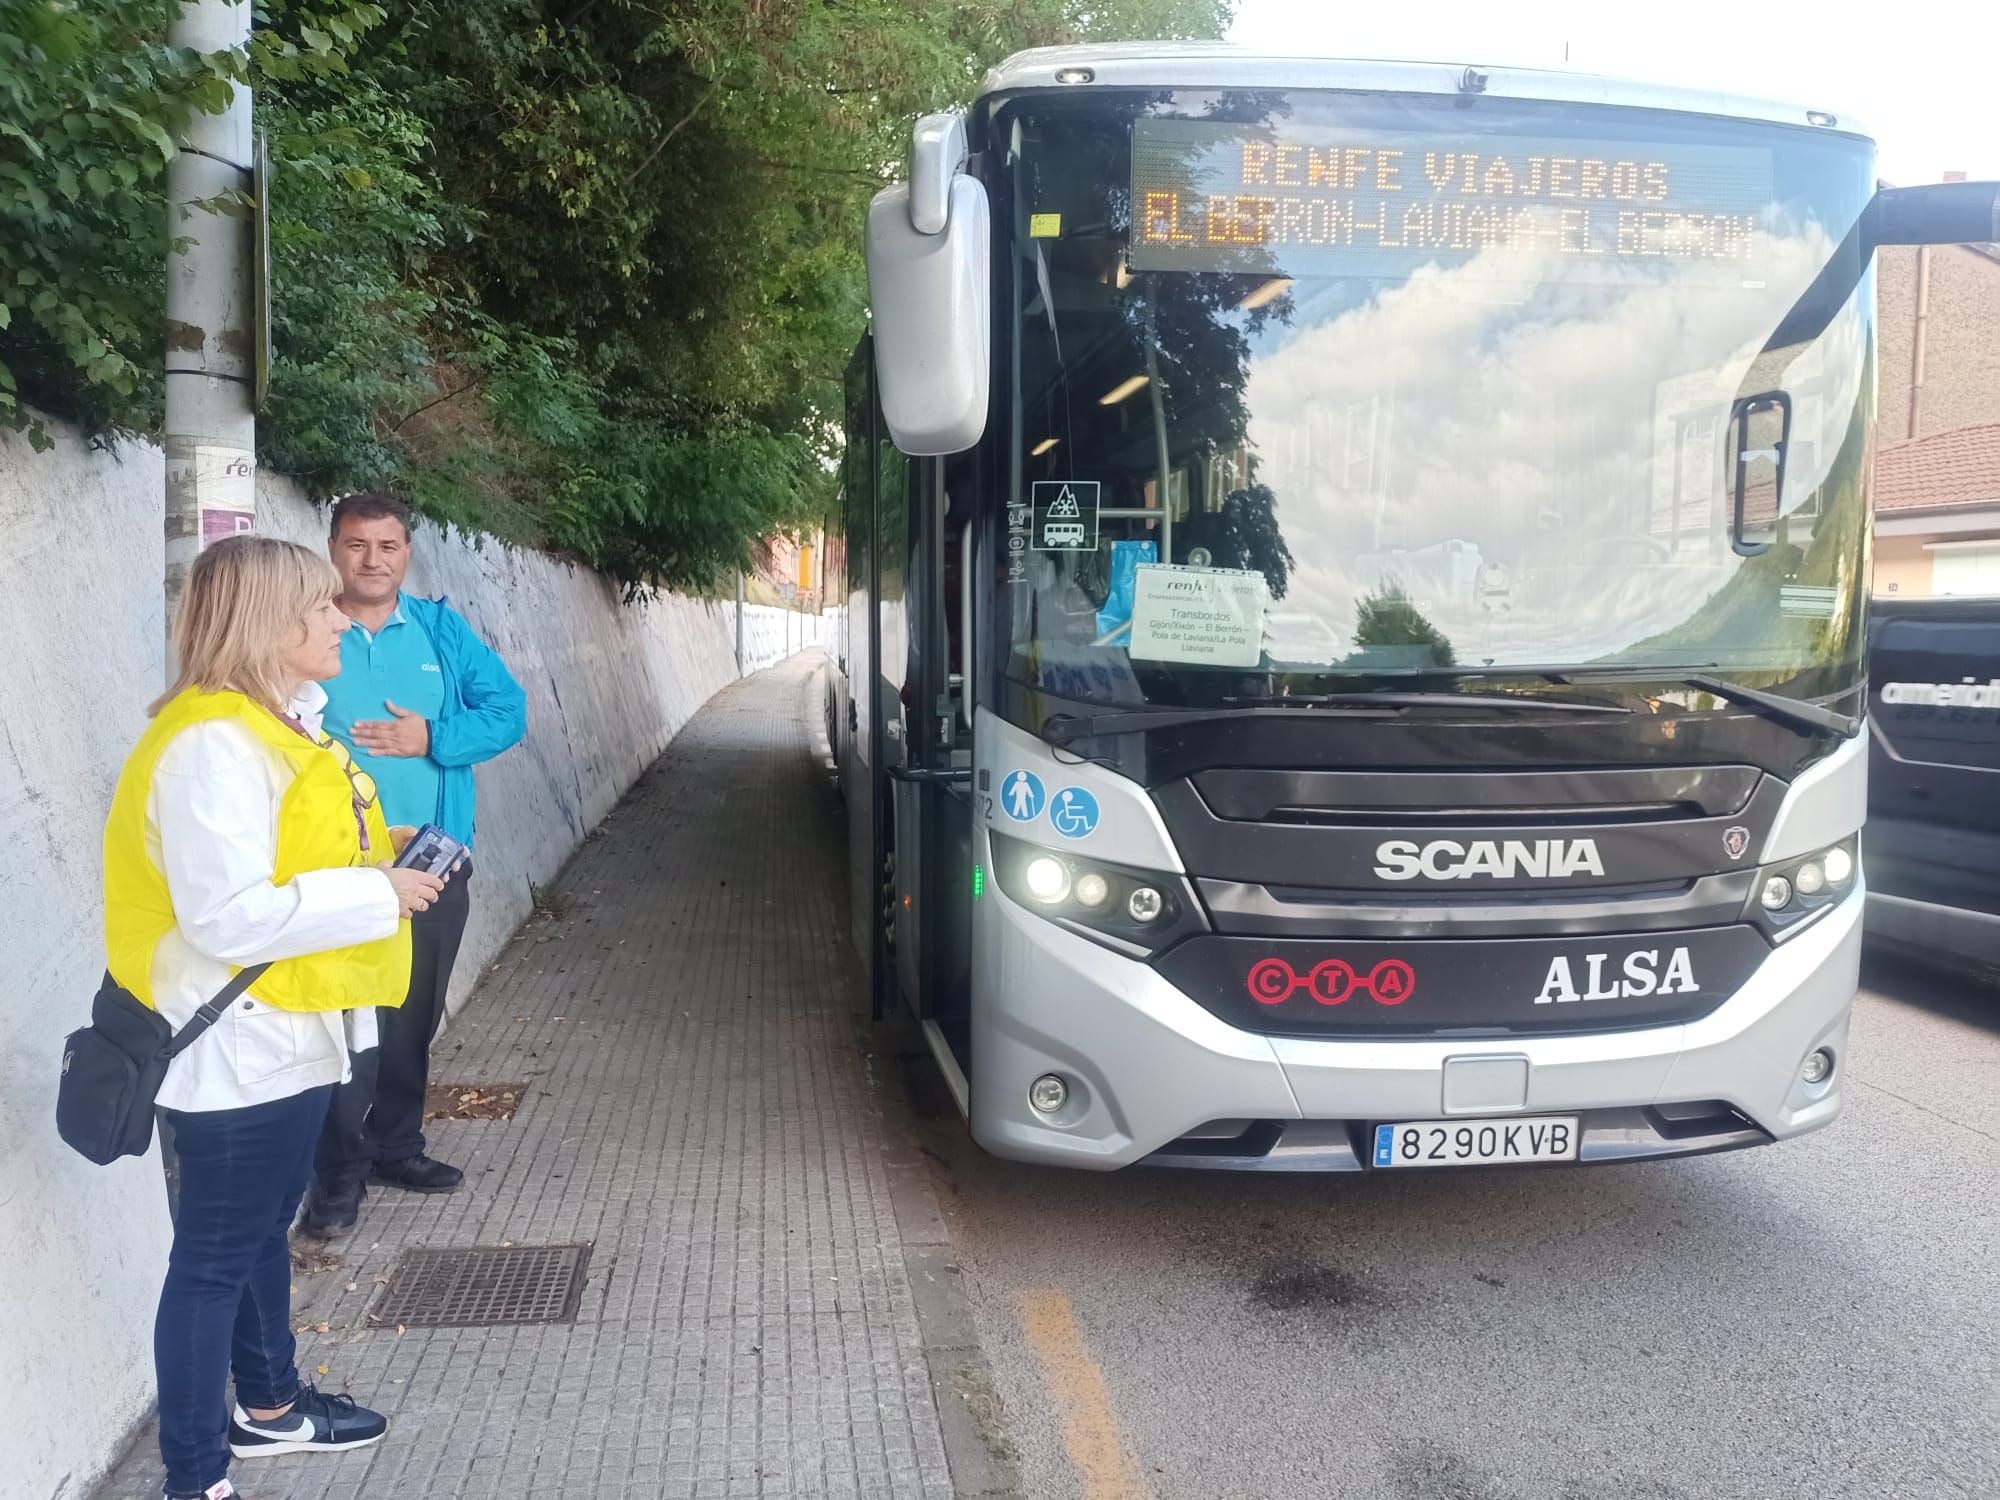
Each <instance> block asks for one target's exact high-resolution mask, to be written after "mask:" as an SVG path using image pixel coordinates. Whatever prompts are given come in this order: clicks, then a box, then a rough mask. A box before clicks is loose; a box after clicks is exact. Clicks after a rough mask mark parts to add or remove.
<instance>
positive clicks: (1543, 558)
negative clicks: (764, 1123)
mask: <svg viewBox="0 0 2000 1500" xmlns="http://www.w3.org/2000/svg"><path fill="white" fill-rule="evenodd" d="M1874 162H1875V158H1874V149H1873V146H1872V145H1871V143H1870V141H1869V139H1868V137H1867V135H1866V134H1865V133H1864V132H1863V131H1861V130H1860V129H1858V128H1857V127H1856V126H1855V124H1854V123H1853V122H1852V121H1850V120H1849V119H1847V118H1846V117H1844V116H1842V115H1839V114H1837V113H1829V112H1825V111H1822V110H1820V109H1816V108H1805V107H1792V106H1787V105H1778V104H1766V103H1759V102H1751V101H1744V100H1737V99H1724V98H1718V97H1714V96H1711V95H1707V94H1698V93H1689V92H1677V91H1673V90H1663V89H1657V88H1647V87H1638V86H1632V85H1626V84H1620V83H1617V82H1613V81H1610V80H1605V79H1599V78H1587V77H1576V76H1564V75H1556V74H1548V73H1537V72H1525V71H1512V70H1504V69H1491V70H1489V69H1483V68H1478V67H1468V66H1463V65H1417V64H1388V63H1359V62H1332V61H1314V60H1307V59H1278V58H1268V57H1257V56H1246V55H1243V54H1241V53H1239V52H1236V51H1233V50H1231V49H1228V48H1225V47H1218V46H1181V45H1158V46H1117V47H1081V48H1074V49H1061V50H1052V51H1040V52H1030V53H1026V54H1023V55H1021V56H1018V57H1015V58H1013V59H1011V60H1010V61H1008V62H1007V63H1005V64H1003V65H1002V66H1000V67H999V68H997V69H995V70H994V71H993V72H992V73H991V74H990V75H989V77H988V78H987V80H986V84H985V87H984V89H983V90H982V92H981V94H980V96H979V98H978V99H977V100H976V101H975V102H974V103H973V104H972V106H971V107H970V108H969V109H968V110H966V111H965V112H963V113H962V114H961V113H952V114H945V115H937V116H931V117H928V118H926V119H925V120H923V121H921V122H920V123H919V125H918V128H917V130H916V135H915V141H914V152H913V158H912V162H911V170H910V177H909V181H908V182H907V183H905V184H901V185H898V186H896V187H894V188H891V189H890V190H888V191H886V192H884V193H883V194H882V195H881V196H880V197H879V198H878V199H877V200H876V201H875V203H874V205H873V208H872V210H871V213H870V218H869V225H868V254H869V267H870V287H871V303H872V326H871V330H870V333H869V336H868V338H867V339H866V340H865V341H864V343H863V345H862V347H861V349H860V350H859V351H858V353H857V357H856V360H855V362H854V365H853V367H852V370H851V374H850V382H849V410H848V429H849V442H848V449H847V458H846V468H845V471H844V476H843V482H844V490H845V498H846V507H847V548H846V557H845V563H844V567H845V586H844V587H845V593H846V597H847V602H848V610H847V614H846V621H847V625H846V630H845V633H844V637H843V639H842V640H841V642H840V644H839V646H838V649H837V652H836V657H837V660H836V663H835V668H836V669H835V670H834V671H833V673H832V674H831V684H830V692H831V695H832V701H831V703H830V722H831V723H832V724H833V726H834V727H835V730H836V737H837V740H838V744H837V747H836V751H837V755H838V758H839V761H840V764H841V767H842V770H843V778H842V779H843V786H844V788H845V791H846V795H847V799H848V806H849V811H850V818H851V830H852V856H853V857H852V876H853V880H852V885H853V891H854V914H853V915H854V935H855V940H856V942H857V944H858V946H859V948H860V951H861V954H862V957H863V959H864V960H865V961H866V962H867V964H868V966H869V969H870V972H871V974H872V975H873V977H874V983H875V991H876V997H877V1003H878V1005H880V1006H881V1007H883V1008H884V1009H887V1008H890V1007H904V1008H907V1009H908V1010H910V1011H911V1012H912V1013H914V1015H915V1016H916V1017H917V1018H918V1019H919V1020H920V1021H921V1023H922V1026H923V1030H924V1034H925V1035H926V1037H927V1038H928V1039H929V1041H930V1044H931V1047H932V1050H933V1051H934V1052H935V1054H936V1056H937V1059H938V1061H939V1063H940V1065H941V1066H942V1068H943V1070H944V1072H945V1074H946V1076H947V1078H948V1079H950V1081H951V1083H952V1086H953V1089H954V1091H955V1093H956V1094H957V1096H958V1098H959V1100H960V1102H961V1104H962V1105H963V1107H964V1108H965V1109H966V1110H967V1112H968V1114H969V1117H970V1121H971V1128H972V1131H973V1134H974V1135H975V1137H976V1138H977V1139H978V1141H979V1142H980V1143H981V1144H982V1145H983V1146H984V1147H986V1148H987V1149H988V1150H990V1151H993V1152H995V1153H998V1154H1000V1155H1004V1156H1010V1157H1017V1158H1024V1159H1028V1160H1034V1161H1041V1162H1049V1163H1057V1164H1065V1165H1073V1166H1081V1167H1093V1168H1114V1167H1120V1166H1124V1165H1128V1164H1131V1163H1137V1162H1151V1163H1171V1164H1177V1165H1183V1166H1193V1167H1228V1168H1239V1169H1252V1170H1333V1171H1370V1170H1392V1169H1400V1168H1416V1167H1430V1166H1438V1165H1446V1164H1473V1163H1494V1162H1578V1161H1581V1162H1594V1161H1608V1160H1620V1159H1629V1158H1634V1157H1649V1156H1671V1155H1678V1154H1686V1153H1691V1152H1700V1151H1714V1150H1722V1149H1727V1148H1731V1147H1738V1146H1747V1145H1754V1144H1759V1143H1763V1142H1768V1141H1772V1140H1776V1139H1781V1138H1784V1137H1788V1136H1793V1135H1797V1134H1800V1133H1802V1132H1804V1131H1808V1130H1812V1129H1815V1128H1817V1127H1819V1126H1822V1125H1824V1124H1826V1123H1827V1122H1828V1121H1830V1120H1831V1119H1832V1118H1833V1117H1834V1116H1835V1114H1836V1113H1837V1112H1838V1111H1839V1108H1840V1103H1841V1089H1842V1083H1843V1078H1844V1063H1845V1059H1846V1049H1847V1025H1848V1010H1849V1004H1850V1001H1851V999H1852V996H1853V994H1854V991H1855V987H1856V965H1857V956H1858V953H1859V944H1860V936H1861V929H1860V917H1861V910H1862V905H1863V900H1864V897H1863V892H1862V880H1861V875H1860V869H1859V864H1858V858H1857V851H1858V846H1857V838H1858V835H1859V832H1860V828H1861V823H1862V818H1863V812H1864V808H1865V805H1866V777H1867V760H1866V741H1865V738H1864V736H1863V734H1862V719H1861V716H1862V714H1863V712H1864V696H1863V691H1862V683H1863V673H1862V645H1863V630H1864V621H1863V610H1864V605H1865V601H1866V597H1867V573H1868V535H1869V519H1868V517H1869V453H1870V441H1871V432H1872V428H1873V422H1874V403H1875V369H1874V358H1875V355H1874V349H1875V329H1874V321H1875V320H1874V284H1873V279H1872V271H1871V260H1872V253H1873V249H1874V246H1875V245H1876V244H1880V243H1890V242H1901V243H1912V242H1917V241H1920V240H1932V241H1939V242H1943V241H1958V240H1969V239H1990V238H1995V237H2000V230H1996V228H1995V226H1994V223H1993V216H1994V213H1995V192H1994V187H1993V185H1992V184H1954V185H1947V186H1944V187H1939V188H1927V189H1910V190H1884V191H1883V192H1881V193H1878V192H1877V191H1876V182H1875V176H1874V171H1875V165H1874Z"/></svg>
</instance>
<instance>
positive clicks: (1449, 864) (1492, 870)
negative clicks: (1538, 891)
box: [1375, 839, 1604, 880]
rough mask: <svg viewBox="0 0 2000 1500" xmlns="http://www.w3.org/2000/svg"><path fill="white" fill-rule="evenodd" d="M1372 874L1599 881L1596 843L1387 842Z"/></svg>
mask: <svg viewBox="0 0 2000 1500" xmlns="http://www.w3.org/2000/svg"><path fill="white" fill-rule="evenodd" d="M1375 858H1376V859H1377V860H1378V861H1379V863H1378V864H1377V865H1376V866H1375V873H1376V874H1377V875H1380V876H1381V877H1382V878H1383V879H1384V880H1415V879H1416V878H1417V877H1418V876H1419V875H1421V876H1423V877H1424V879H1426V880H1470V879H1472V878H1473V876H1475V875H1491V876H1494V877H1496V878H1505V877H1509V876H1523V877H1526V878H1528V879H1531V880H1562V879H1566V878H1567V877H1569V876H1571V875H1602V874H1603V873H1604V861H1603V860H1601V859H1599V858H1598V857H1597V841H1596V840H1595V839H1478V840H1475V841H1474V842H1472V843H1470V844H1461V843H1459V842H1458V841H1457V840H1455V839H1433V840H1432V841H1431V842H1430V843H1428V844H1419V843H1417V842H1416V841H1415V840H1414V839H1391V840H1389V842H1387V843H1386V844H1378V845H1377V846H1376V848H1375Z"/></svg>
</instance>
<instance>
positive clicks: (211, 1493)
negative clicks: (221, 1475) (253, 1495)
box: [165, 1479, 243, 1500]
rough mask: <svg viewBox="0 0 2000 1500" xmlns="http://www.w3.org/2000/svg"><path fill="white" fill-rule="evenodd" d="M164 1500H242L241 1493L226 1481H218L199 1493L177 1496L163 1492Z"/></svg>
mask: <svg viewBox="0 0 2000 1500" xmlns="http://www.w3.org/2000/svg"><path fill="white" fill-rule="evenodd" d="M165 1497H166V1500H243V1494H242V1491H240V1490H238V1489H237V1488H236V1486H235V1485H233V1484H231V1483H230V1482H229V1481H228V1480H226V1479H218V1480H216V1481H215V1483H214V1484H211V1485H210V1486H209V1487H208V1488H207V1489H205V1490H202V1491H200V1492H199V1493H191V1494H185V1495H177V1494H175V1493H174V1492H173V1491H172V1490H168V1491H166V1492H165Z"/></svg>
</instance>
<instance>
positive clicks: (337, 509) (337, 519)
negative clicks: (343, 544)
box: [326, 490, 410, 540]
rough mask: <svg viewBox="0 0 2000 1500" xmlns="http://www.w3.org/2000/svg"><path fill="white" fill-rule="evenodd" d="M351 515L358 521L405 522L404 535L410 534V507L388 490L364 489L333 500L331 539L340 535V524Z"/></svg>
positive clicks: (329, 529)
mask: <svg viewBox="0 0 2000 1500" xmlns="http://www.w3.org/2000/svg"><path fill="white" fill-rule="evenodd" d="M349 516H352V517H354V519H355V520H357V521H380V520H385V519H386V520H391V521H401V522H402V523H403V536H404V539H405V540H407V539H408V538H409V535H410V507H409V506H407V505H405V504H404V503H403V502H402V501H401V500H398V499H397V498H396V497H395V496H394V495H392V494H390V493H389V492H388V491H387V490H363V491H362V492H361V493H360V494H358V495H345V496H342V497H341V498H340V499H338V500H336V501H334V502H333V515H332V518H331V520H330V523H329V524H328V526H327V530H326V534H327V536H328V538H329V539H332V538H337V537H338V536H339V535H340V524H341V522H343V521H345V520H346V519H347V518H348V517H349Z"/></svg>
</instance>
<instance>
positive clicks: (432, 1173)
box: [371, 1151, 465, 1193]
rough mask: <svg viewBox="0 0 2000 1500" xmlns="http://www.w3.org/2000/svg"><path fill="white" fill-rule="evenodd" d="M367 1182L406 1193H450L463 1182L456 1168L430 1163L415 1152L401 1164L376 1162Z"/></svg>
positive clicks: (428, 1158)
mask: <svg viewBox="0 0 2000 1500" xmlns="http://www.w3.org/2000/svg"><path fill="white" fill-rule="evenodd" d="M371 1180H372V1181H375V1182H381V1183H386V1184H388V1185H389V1186H390V1187H399V1188H402V1189H403V1190H404V1191H405V1192H410V1193H450V1192H455V1191H456V1190H457V1188H458V1185H459V1184H460V1183H461V1182H463V1181H465V1174H464V1173H463V1172H461V1171H459V1170H458V1168H457V1167H451V1166H446V1165H445V1164H444V1163H443V1162H441V1161H434V1160H433V1159H432V1158H430V1157H428V1156H425V1155H424V1154H423V1152H421V1151H419V1152H418V1153H417V1154H416V1155H415V1156H406V1157H404V1158H403V1159H402V1160H401V1161H378V1162H376V1163H375V1171H374V1173H373V1175H372V1177H371Z"/></svg>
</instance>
